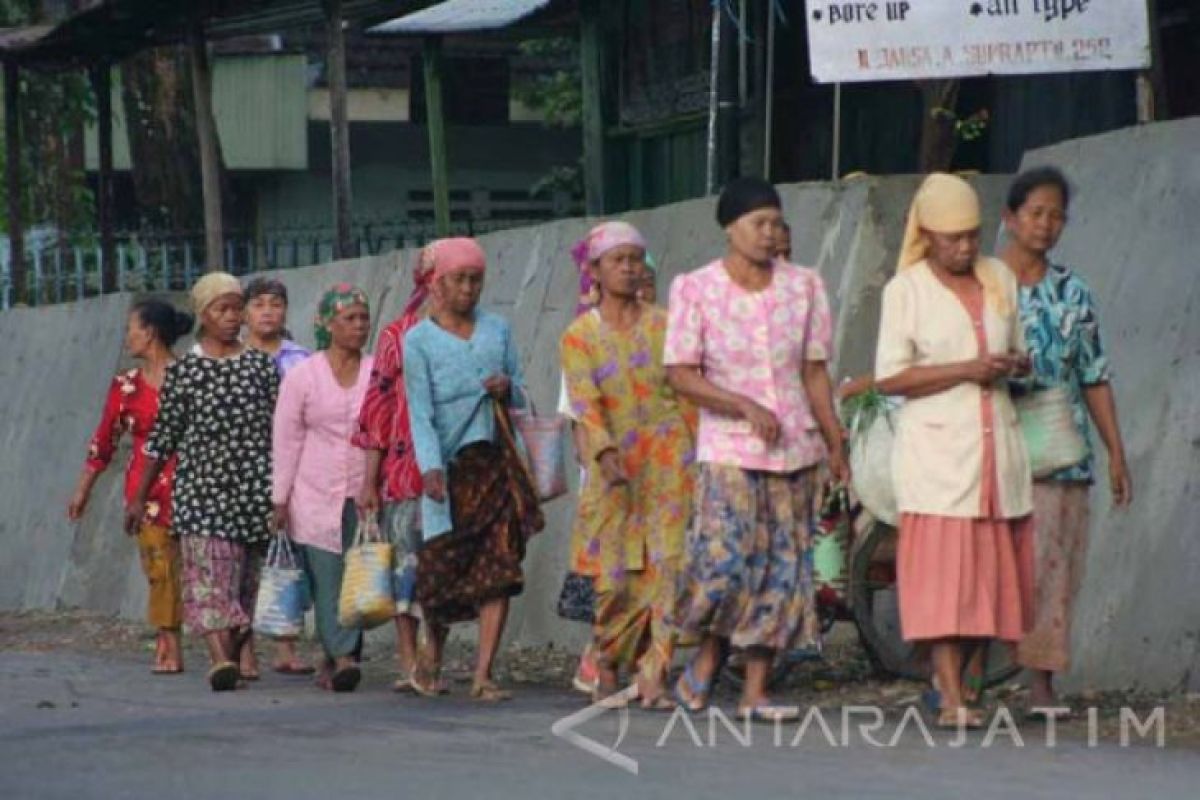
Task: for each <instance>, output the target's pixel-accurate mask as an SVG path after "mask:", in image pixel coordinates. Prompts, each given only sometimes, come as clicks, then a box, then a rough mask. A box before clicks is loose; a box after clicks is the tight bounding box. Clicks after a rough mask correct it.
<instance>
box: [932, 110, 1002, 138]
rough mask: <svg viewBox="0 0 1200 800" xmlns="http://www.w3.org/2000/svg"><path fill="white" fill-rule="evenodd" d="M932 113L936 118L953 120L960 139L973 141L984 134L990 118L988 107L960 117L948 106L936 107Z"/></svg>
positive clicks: (956, 133) (955, 133) (955, 132)
mask: <svg viewBox="0 0 1200 800" xmlns="http://www.w3.org/2000/svg"><path fill="white" fill-rule="evenodd" d="M932 114H933V116H934V118H935V119H945V120H950V121H951V122H953V123H954V135H955V137H956V138H957V139H959V141H963V142H973V141H975V140H976V139H978V138H979V137H981V136H983V134H984V131H986V130H987V126H988V121H989V120H990V116H989V115H988V110H987V109H986V108H981V109H979V110H978V111H976V112H975V113H974V114H971V115H970V116H967V117H960V116H958V114H956V113H955V112H954V111H952V110H951V109H948V108H935V109H933V111H932Z"/></svg>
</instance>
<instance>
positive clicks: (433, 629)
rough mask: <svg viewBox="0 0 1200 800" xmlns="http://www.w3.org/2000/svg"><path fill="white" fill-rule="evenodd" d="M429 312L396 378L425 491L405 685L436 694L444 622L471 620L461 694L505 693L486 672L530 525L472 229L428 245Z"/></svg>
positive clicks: (509, 377) (532, 497)
mask: <svg viewBox="0 0 1200 800" xmlns="http://www.w3.org/2000/svg"><path fill="white" fill-rule="evenodd" d="M429 253H430V257H431V259H432V261H433V279H432V287H433V293H434V296H435V297H436V299H437V303H436V304H435V309H436V310H435V311H434V312H433V313H432V314H431V315H430V316H429V317H428V318H427V319H425V320H424V321H423V322H421V323H419V324H417V325H416V326H415V327H413V328H412V329H411V330H410V331H409V332H408V333H407V334H406V335H405V338H404V388H405V391H406V392H407V395H408V404H409V413H410V422H411V426H412V437H413V448H414V450H415V451H416V459H417V465H418V467H419V468H420V470H421V481H422V484H423V487H424V492H425V496H424V497H423V498H422V501H421V522H422V532H423V535H424V537H425V544H424V545H423V547H422V549H421V551H420V552H419V554H418V556H417V587H416V599H417V603H418V604H419V605H420V607H421V610H422V613H423V614H424V616H425V620H426V622H427V623H428V624H429V649H428V650H427V652H426V653H425V654H424V655H425V657H424V658H422V659H421V662H422V663H421V664H419V665H418V668H417V670H416V673H415V674H414V675H413V679H412V685H413V688H414V689H416V691H418V692H420V693H421V694H425V695H435V694H437V685H438V672H439V671H440V667H441V653H442V645H443V643H444V642H445V638H446V631H447V626H448V625H450V624H451V623H454V622H466V621H470V620H475V619H478V620H479V651H478V655H477V660H476V668H475V679H474V684H473V686H472V688H471V696H472V697H473V698H476V699H478V700H483V701H489V702H495V701H497V700H507V699H508V698H509V697H510V696H511V695H510V694H509V692H507V691H505V690H503V689H501V688H500V687H498V686H497V685H496V684H495V683H494V682H493V681H492V675H491V673H492V662H493V660H494V658H495V655H496V650H497V648H498V647H499V644H500V636H501V634H502V633H503V632H504V623H505V619H506V617H507V616H508V602H509V598H510V597H512V596H513V595H516V594H519V593H520V592H521V589H522V588H523V586H524V575H523V573H522V570H521V561H522V559H523V558H524V557H525V542H526V540H527V539H528V538H529V537H530V536H531V535H533V534H534V533H536V532H537V531H539V530H541V529H542V526H543V519H542V514H541V511H540V509H539V507H538V498H537V493H536V492H535V490H534V488H533V484H532V481H531V480H530V477H529V473H528V471H527V469H526V467H525V464H524V462H523V461H522V460H521V456H520V455H519V453H518V451H517V447H516V434H515V432H514V429H513V427H512V422H511V420H510V419H509V416H508V406H509V405H510V404H513V403H514V401H515V400H517V399H518V398H519V397H520V396H521V389H522V388H523V380H522V376H521V365H520V363H519V362H518V360H517V351H516V347H515V345H514V343H513V340H512V333H511V331H510V329H509V326H508V323H507V322H505V321H504V320H503V319H501V318H500V317H498V316H496V315H495V314H489V313H488V312H486V311H481V310H479V309H478V305H479V297H480V294H481V293H482V291H483V273H484V266H485V258H484V254H483V251H482V250H481V249H480V248H479V245H478V244H476V243H475V241H474V240H473V239H462V238H460V239H441V240H439V241H436V242H434V243H433V244H431V245H429Z"/></svg>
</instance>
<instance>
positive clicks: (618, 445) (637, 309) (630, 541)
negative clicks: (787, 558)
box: [562, 222, 695, 708]
mask: <svg viewBox="0 0 1200 800" xmlns="http://www.w3.org/2000/svg"><path fill="white" fill-rule="evenodd" d="M579 249H580V251H581V252H582V255H583V259H584V260H585V261H586V264H587V269H588V270H589V271H590V272H591V274H592V276H593V277H594V278H595V279H596V281H597V282H598V283H599V284H600V286H601V289H602V291H601V295H602V299H601V301H600V304H599V307H598V308H597V309H596V311H595V312H593V313H586V314H583V315H581V316H579V317H578V318H576V320H575V322H574V323H572V324H571V326H570V327H569V328H567V331H566V333H565V334H563V338H562V369H563V375H564V376H565V378H566V382H567V391H568V395H569V397H570V402H571V410H572V412H573V413H574V417H575V419H576V420H577V424H578V425H579V426H580V427H581V428H583V430H584V436H583V442H584V451H583V453H582V457H583V459H582V460H583V463H584V464H585V465H587V467H588V469H587V481H586V483H585V485H584V487H583V489H582V492H581V496H580V503H579V514H578V516H577V518H576V522H575V530H574V533H573V537H572V539H573V541H572V550H573V551H577V552H581V553H586V554H587V556H588V557H589V558H591V559H594V560H595V561H596V562H597V564H598V567H599V569H598V571H597V573H596V576H595V590H596V596H595V624H594V627H593V631H594V634H593V648H594V652H595V653H596V656H597V663H598V666H599V673H600V674H599V686H598V690H597V694H598V695H599V696H604V695H607V694H611V693H612V692H614V691H616V688H617V677H618V676H617V670H618V668H620V667H624V668H627V669H629V670H630V671H631V672H636V673H637V678H638V685H639V689H640V694H641V697H642V704H643V706H645V707H647V708H672V707H674V704H673V703H671V702H670V701H669V700H668V699H667V698H666V696H665V691H664V681H665V679H666V674H667V670H668V668H669V667H670V664H671V656H672V653H673V649H674V635H673V632H672V630H671V629H670V628H669V626H668V625H667V617H668V615H669V612H670V610H671V605H672V602H673V599H674V590H675V580H676V578H677V577H678V575H679V572H680V565H681V562H682V557H683V538H684V529H685V528H686V526H687V522H688V518H689V516H690V514H691V505H692V491H693V484H694V475H693V463H694V461H695V445H694V438H693V431H694V429H695V415H694V412H690V407H689V406H687V404H685V403H682V402H681V401H680V400H679V398H678V397H677V396H676V394H675V391H674V390H673V389H672V388H671V387H670V386H669V385H668V384H667V381H666V372H665V370H664V368H663V363H662V351H663V340H664V338H665V336H666V328H667V315H666V312H665V311H663V310H662V309H659V308H656V307H654V306H652V305H648V304H646V303H643V302H641V301H640V300H639V299H638V293H639V291H640V289H641V286H642V283H643V278H644V269H645V265H644V258H645V253H646V245H645V241H644V240H643V239H642V236H641V234H640V233H638V231H637V230H636V229H635V228H633V226H631V225H628V224H625V223H621V222H610V223H604V224H602V225H599V226H597V227H596V228H594V229H593V230H592V231H591V233H589V235H588V236H587V237H586V238H585V239H584V241H583V242H581V243H580V248H579Z"/></svg>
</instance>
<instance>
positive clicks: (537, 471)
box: [508, 393, 568, 501]
mask: <svg viewBox="0 0 1200 800" xmlns="http://www.w3.org/2000/svg"><path fill="white" fill-rule="evenodd" d="M525 405H526V408H524V409H521V408H514V409H509V412H508V413H509V417H510V418H511V419H512V421H513V426H514V427H516V429H517V432H518V433H520V434H521V437H520V438H521V440H522V441H523V443H524V445H525V453H524V455H525V461H526V463H527V464H528V465H529V472H530V477H532V478H533V485H534V488H535V489H536V490H537V494H538V499H539V500H542V501H546V500H553V499H554V498H556V497H562V496H563V495H564V494H566V493H567V491H568V486H567V427H566V422H565V420H563V418H562V417H560V416H559V415H557V414H555V415H554V416H551V417H543V416H539V415H538V413H537V409H536V408H534V405H533V398H531V397H530V396H529V394H528V393H525Z"/></svg>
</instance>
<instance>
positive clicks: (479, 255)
mask: <svg viewBox="0 0 1200 800" xmlns="http://www.w3.org/2000/svg"><path fill="white" fill-rule="evenodd" d="M425 251H426V254H425V256H426V257H428V259H429V265H430V267H429V268H430V269H431V273H430V275H429V283H430V285H431V291H432V293H433V296H434V299H435V300H439V299H440V293H439V288H438V284H439V281H441V279H442V278H444V277H446V276H447V275H450V274H452V273H455V272H477V273H480V274H482V273H483V271H484V270H485V269H486V268H487V256H485V255H484V253H483V248H482V247H480V246H479V243H478V242H476V241H475V240H474V239H471V238H468V237H466V236H459V237H455V238H452V239H437V240H436V241H433V242H430V243H429V244H428V245H426V246H425Z"/></svg>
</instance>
